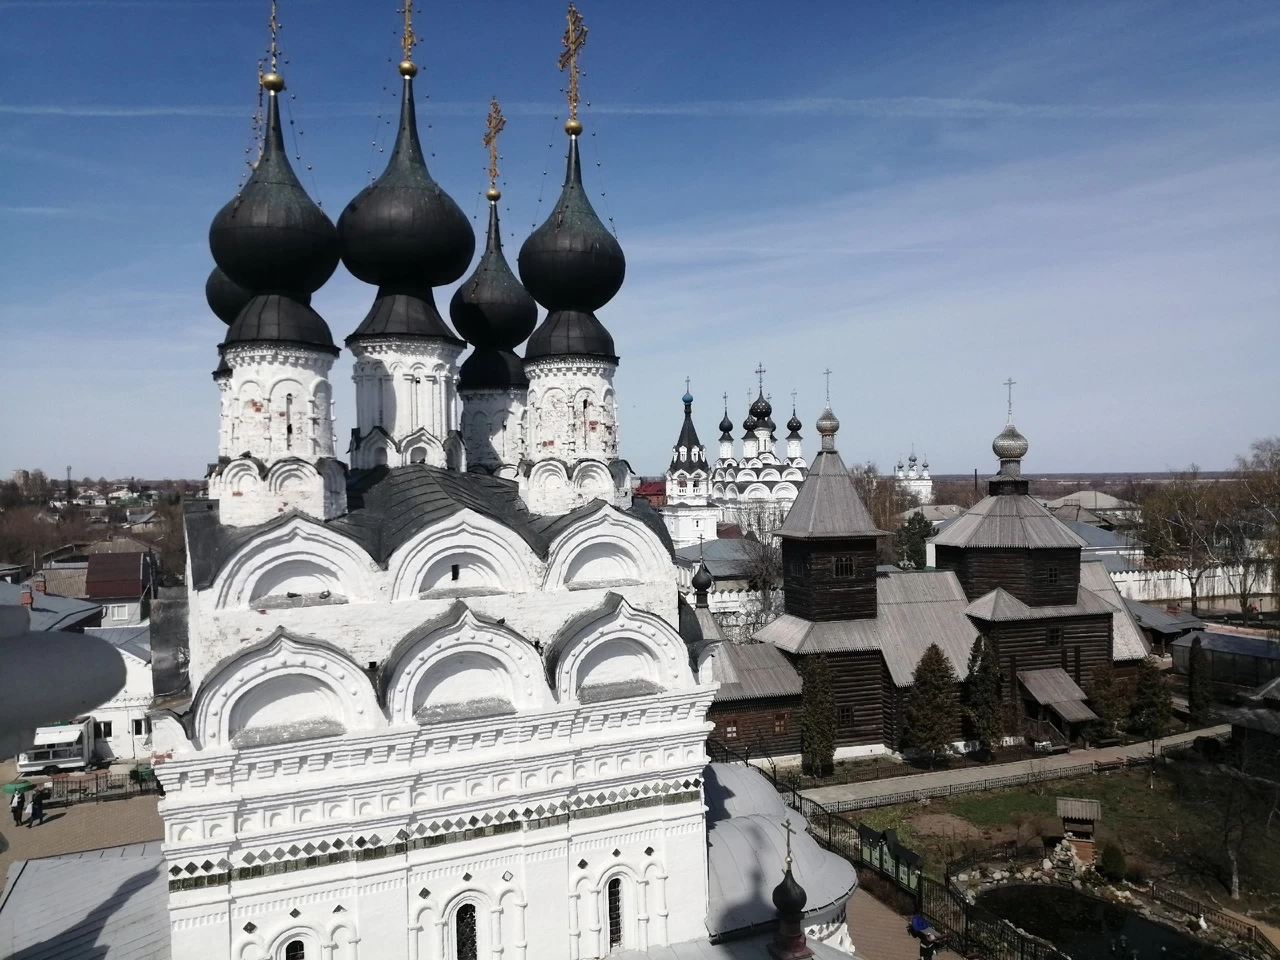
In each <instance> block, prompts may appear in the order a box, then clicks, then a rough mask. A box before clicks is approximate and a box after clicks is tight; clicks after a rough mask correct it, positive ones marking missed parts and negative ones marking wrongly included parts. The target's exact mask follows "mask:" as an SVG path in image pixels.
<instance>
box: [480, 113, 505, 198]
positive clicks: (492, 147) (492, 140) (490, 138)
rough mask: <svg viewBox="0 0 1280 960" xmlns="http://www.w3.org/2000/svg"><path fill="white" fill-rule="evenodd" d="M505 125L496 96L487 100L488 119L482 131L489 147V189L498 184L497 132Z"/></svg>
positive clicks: (485, 143) (485, 142)
mask: <svg viewBox="0 0 1280 960" xmlns="http://www.w3.org/2000/svg"><path fill="white" fill-rule="evenodd" d="M506 125H507V118H506V117H504V116H503V115H502V107H500V106H499V105H498V98H497V97H494V98H493V99H492V100H490V101H489V119H488V125H487V126H486V128H485V133H484V145H485V146H486V147H488V148H489V189H490V190H492V189H494V187H496V186H497V184H498V134H500V133H501V132H502V131H503V129H504V128H505V127H506Z"/></svg>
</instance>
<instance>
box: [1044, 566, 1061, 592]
mask: <svg viewBox="0 0 1280 960" xmlns="http://www.w3.org/2000/svg"><path fill="white" fill-rule="evenodd" d="M1060 576H1061V574H1060V573H1059V571H1058V568H1057V567H1056V566H1055V567H1047V568H1046V569H1045V579H1047V580H1048V581H1049V586H1051V587H1056V586H1057V585H1058V580H1059V578H1060Z"/></svg>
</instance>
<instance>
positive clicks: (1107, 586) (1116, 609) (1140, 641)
mask: <svg viewBox="0 0 1280 960" xmlns="http://www.w3.org/2000/svg"><path fill="white" fill-rule="evenodd" d="M1080 586H1082V587H1084V588H1085V589H1086V590H1088V591H1089V592H1090V593H1092V594H1093V595H1094V596H1096V597H1099V598H1101V600H1102V602H1103V603H1105V604H1106V605H1107V606H1109V607H1110V608H1111V610H1112V614H1111V659H1112V660H1117V661H1127V660H1142V659H1144V658H1145V657H1148V656H1150V655H1151V646H1150V644H1148V643H1147V638H1146V636H1145V635H1144V634H1143V632H1142V631H1141V630H1140V629H1138V623H1137V621H1136V620H1134V618H1133V614H1132V613H1131V612H1130V611H1129V606H1128V604H1127V603H1126V602H1125V600H1124V598H1123V597H1121V596H1120V590H1119V588H1118V587H1117V586H1116V582H1115V581H1114V580H1112V579H1111V574H1110V573H1108V571H1107V566H1106V564H1103V563H1098V562H1096V561H1088V562H1086V563H1082V564H1080Z"/></svg>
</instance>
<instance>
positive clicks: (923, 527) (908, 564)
mask: <svg viewBox="0 0 1280 960" xmlns="http://www.w3.org/2000/svg"><path fill="white" fill-rule="evenodd" d="M932 536H933V524H932V523H930V522H929V521H928V520H926V519H925V518H924V514H922V513H913V514H912V515H911V516H909V517H908V518H907V520H906V522H905V523H903V524H902V526H900V527H898V532H897V534H896V536H895V537H894V552H895V553H896V554H897V557H898V563H899V564H900V565H901V566H902V567H903V568H904V569H906V570H923V569H924V568H925V566H926V564H927V557H928V554H927V552H926V551H925V543H926V541H928V539H929V538H930V537H932Z"/></svg>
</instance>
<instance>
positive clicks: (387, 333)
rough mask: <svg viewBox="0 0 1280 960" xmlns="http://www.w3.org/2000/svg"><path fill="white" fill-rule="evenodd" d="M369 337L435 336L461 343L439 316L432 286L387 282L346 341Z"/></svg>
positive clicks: (379, 289) (350, 341) (380, 288)
mask: <svg viewBox="0 0 1280 960" xmlns="http://www.w3.org/2000/svg"><path fill="white" fill-rule="evenodd" d="M367 337H432V338H434V339H437V340H452V341H454V342H455V343H461V342H462V341H461V340H459V339H458V337H456V336H454V333H453V331H452V330H450V329H449V325H448V324H446V323H445V322H444V317H442V316H440V311H439V310H438V309H436V298H435V294H434V293H433V292H432V290H431V288H430V287H428V286H425V285H423V286H419V285H416V284H404V285H400V284H384V285H383V286H381V287H379V288H378V296H377V298H376V299H375V300H374V301H373V306H372V307H370V308H369V312H368V313H367V314H365V318H364V319H363V320H362V321H360V326H358V327H356V329H355V331H354V332H353V333H351V335H350V336H348V337H347V343H348V344H350V343H353V342H354V341H357V340H362V339H365V338H367Z"/></svg>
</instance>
